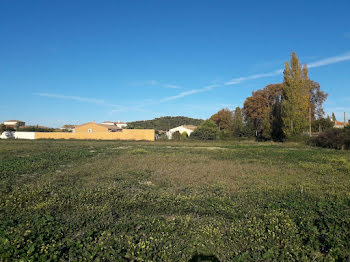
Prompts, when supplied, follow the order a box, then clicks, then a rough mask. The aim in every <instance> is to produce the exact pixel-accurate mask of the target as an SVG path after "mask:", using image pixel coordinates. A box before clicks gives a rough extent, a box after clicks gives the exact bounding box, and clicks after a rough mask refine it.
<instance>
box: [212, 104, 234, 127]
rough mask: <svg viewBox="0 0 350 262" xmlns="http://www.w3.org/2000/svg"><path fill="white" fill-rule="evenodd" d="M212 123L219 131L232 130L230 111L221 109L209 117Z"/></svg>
mask: <svg viewBox="0 0 350 262" xmlns="http://www.w3.org/2000/svg"><path fill="white" fill-rule="evenodd" d="M210 119H211V120H212V121H214V122H215V124H216V125H217V126H218V127H219V130H223V129H225V130H232V120H233V114H232V111H231V110H230V109H228V108H224V109H221V110H220V111H219V112H217V113H216V114H214V115H212V116H211V117H210Z"/></svg>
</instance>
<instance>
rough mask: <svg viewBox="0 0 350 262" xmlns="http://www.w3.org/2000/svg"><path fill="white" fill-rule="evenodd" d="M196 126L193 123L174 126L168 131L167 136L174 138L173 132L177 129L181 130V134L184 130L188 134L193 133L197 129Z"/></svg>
mask: <svg viewBox="0 0 350 262" xmlns="http://www.w3.org/2000/svg"><path fill="white" fill-rule="evenodd" d="M196 128H197V127H196V126H193V125H182V126H178V127H174V128H172V129H170V130H169V131H168V132H166V136H167V137H168V139H172V138H173V134H174V133H175V132H176V131H179V133H180V134H182V133H183V132H186V133H187V135H188V136H190V135H191V133H192V132H193V131H194V130H196Z"/></svg>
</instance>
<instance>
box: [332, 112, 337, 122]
mask: <svg viewBox="0 0 350 262" xmlns="http://www.w3.org/2000/svg"><path fill="white" fill-rule="evenodd" d="M332 121H333V122H335V121H337V119H336V117H335V114H334V112H332Z"/></svg>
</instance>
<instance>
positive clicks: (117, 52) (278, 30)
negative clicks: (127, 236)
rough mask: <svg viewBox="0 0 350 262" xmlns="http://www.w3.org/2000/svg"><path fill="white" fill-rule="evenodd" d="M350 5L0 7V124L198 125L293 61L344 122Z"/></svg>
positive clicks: (36, 3) (214, 0) (80, 3)
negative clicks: (175, 121)
mask: <svg viewBox="0 0 350 262" xmlns="http://www.w3.org/2000/svg"><path fill="white" fill-rule="evenodd" d="M349 13H350V1H348V0H344V1H341V0H339V1H292V2H285V1H240V2H239V1H220V0H211V1H209V0H193V1H192V0H157V1H156V0H147V1H145V0H142V1H141V0H139V1H137V0H135V1H134V0H130V1H117V0H109V1H108V0H94V1H92V0H50V1H47V0H32V1H28V0H21V1H19V0H0V91H1V102H0V121H4V120H7V119H20V120H24V121H26V122H27V124H40V125H46V126H61V125H63V124H79V123H84V122H88V121H92V120H95V121H104V120H113V121H114V120H121V121H133V120H143V119H152V118H154V117H160V116H165V115H172V116H176V115H184V116H189V117H196V118H208V117H210V116H211V115H212V114H214V113H215V112H217V111H218V110H220V109H221V108H224V107H228V108H232V109H233V108H234V107H236V106H242V104H243V102H244V100H245V98H246V97H247V96H250V95H251V92H252V91H254V90H257V89H261V88H263V87H264V86H266V85H267V84H271V83H278V82H281V81H282V74H281V73H280V70H281V69H283V63H284V62H285V61H288V60H289V59H290V54H291V51H295V52H296V53H297V55H298V57H299V59H300V60H301V62H302V63H307V64H309V65H310V67H311V68H310V73H309V76H310V78H311V79H312V80H314V81H317V82H319V83H320V84H321V87H322V89H323V90H325V91H326V92H328V93H329V98H328V100H327V103H326V104H325V109H326V111H327V112H328V113H331V112H332V111H334V112H335V113H336V115H337V116H338V118H342V112H344V111H346V112H347V114H348V115H349V116H350V19H349Z"/></svg>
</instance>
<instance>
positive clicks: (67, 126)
mask: <svg viewBox="0 0 350 262" xmlns="http://www.w3.org/2000/svg"><path fill="white" fill-rule="evenodd" d="M60 129H61V130H67V131H69V132H73V133H74V132H75V125H64V126H62V127H61V128H60Z"/></svg>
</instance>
